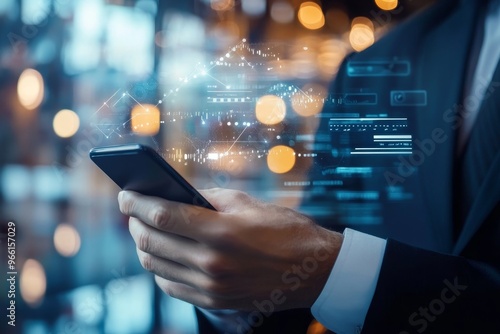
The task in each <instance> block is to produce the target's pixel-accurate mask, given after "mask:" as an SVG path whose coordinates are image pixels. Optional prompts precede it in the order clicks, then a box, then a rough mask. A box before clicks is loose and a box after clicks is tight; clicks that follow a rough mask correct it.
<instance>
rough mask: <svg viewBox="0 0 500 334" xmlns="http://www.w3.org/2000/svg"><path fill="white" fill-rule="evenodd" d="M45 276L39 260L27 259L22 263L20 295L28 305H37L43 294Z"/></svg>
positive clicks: (45, 285) (45, 283)
mask: <svg viewBox="0 0 500 334" xmlns="http://www.w3.org/2000/svg"><path fill="white" fill-rule="evenodd" d="M46 288H47V278H46V276H45V270H44V269H43V267H42V265H41V264H40V262H38V261H36V260H33V259H28V260H26V262H25V263H24V265H23V268H22V271H21V279H20V290H21V297H22V298H23V300H24V301H25V302H26V303H28V304H30V305H37V304H38V303H39V302H40V301H41V300H42V299H43V296H44V295H45V290H46Z"/></svg>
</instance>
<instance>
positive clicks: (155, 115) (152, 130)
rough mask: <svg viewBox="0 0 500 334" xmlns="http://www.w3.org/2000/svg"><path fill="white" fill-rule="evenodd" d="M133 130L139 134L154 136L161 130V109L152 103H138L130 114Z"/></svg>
mask: <svg viewBox="0 0 500 334" xmlns="http://www.w3.org/2000/svg"><path fill="white" fill-rule="evenodd" d="M130 126H131V128H132V132H134V133H135V134H137V135H139V136H154V135H156V134H157V133H158V132H159V131H160V109H158V107H156V106H154V105H152V104H141V105H139V104H138V105H136V106H135V107H134V108H132V112H131V114H130Z"/></svg>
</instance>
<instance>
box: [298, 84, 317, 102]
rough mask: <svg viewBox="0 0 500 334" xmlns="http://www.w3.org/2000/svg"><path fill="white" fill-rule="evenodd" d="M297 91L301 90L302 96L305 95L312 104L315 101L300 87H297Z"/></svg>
mask: <svg viewBox="0 0 500 334" xmlns="http://www.w3.org/2000/svg"><path fill="white" fill-rule="evenodd" d="M297 89H298V90H299V91H300V92H301V93H302V94H304V95H305V96H306V97H307V98H308V99H309V101H310V102H312V101H314V99H313V98H312V97H311V96H309V95H307V93H306V92H304V91H303V90H302V89H300V87H297Z"/></svg>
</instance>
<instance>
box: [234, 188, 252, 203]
mask: <svg viewBox="0 0 500 334" xmlns="http://www.w3.org/2000/svg"><path fill="white" fill-rule="evenodd" d="M232 197H233V198H235V199H236V200H237V201H246V200H247V199H248V194H247V193H245V192H243V191H241V190H233V194H232Z"/></svg>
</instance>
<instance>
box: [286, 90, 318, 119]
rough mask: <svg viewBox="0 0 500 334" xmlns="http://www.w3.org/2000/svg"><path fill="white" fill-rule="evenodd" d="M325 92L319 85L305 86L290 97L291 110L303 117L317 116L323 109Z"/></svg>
mask: <svg viewBox="0 0 500 334" xmlns="http://www.w3.org/2000/svg"><path fill="white" fill-rule="evenodd" d="M326 94H327V90H326V88H325V87H323V86H321V85H319V84H306V85H305V86H304V87H302V89H301V90H300V91H298V92H297V93H295V94H293V96H292V108H293V110H294V111H295V112H296V113H297V114H299V115H300V116H303V117H309V116H313V115H316V114H318V113H319V112H320V111H321V110H322V109H323V104H324V99H325V97H326Z"/></svg>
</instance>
